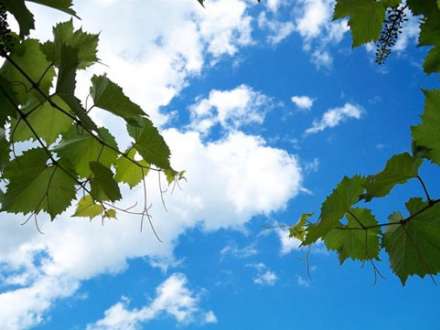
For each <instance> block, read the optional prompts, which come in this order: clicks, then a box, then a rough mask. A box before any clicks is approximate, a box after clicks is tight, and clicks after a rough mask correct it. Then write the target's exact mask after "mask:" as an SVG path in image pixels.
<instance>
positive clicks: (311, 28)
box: [296, 0, 333, 40]
mask: <svg viewBox="0 0 440 330" xmlns="http://www.w3.org/2000/svg"><path fill="white" fill-rule="evenodd" d="M299 3H300V4H302V8H301V15H299V16H298V18H297V19H296V26H297V31H298V32H299V33H300V34H301V36H303V37H304V38H306V39H309V40H310V39H313V38H316V37H318V36H320V34H321V33H322V30H323V29H325V26H326V24H328V22H329V21H330V19H331V14H332V11H331V10H332V7H331V4H332V3H333V1H327V0H301V1H299Z"/></svg>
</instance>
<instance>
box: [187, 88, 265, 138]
mask: <svg viewBox="0 0 440 330" xmlns="http://www.w3.org/2000/svg"><path fill="white" fill-rule="evenodd" d="M271 107H272V105H271V100H270V98H269V97H267V96H265V95H264V94H261V93H259V92H255V91H254V90H253V89H252V88H250V87H249V86H246V85H240V86H238V87H236V88H234V89H232V90H227V91H219V90H213V91H211V92H210V93H209V97H208V98H206V99H202V100H199V101H198V102H197V103H196V104H194V105H192V106H191V107H190V109H189V110H190V113H191V125H190V127H191V129H194V130H196V131H198V132H201V133H202V134H208V133H209V131H210V130H211V128H213V127H214V126H215V125H217V124H219V125H221V126H222V127H223V128H225V129H229V130H230V129H237V128H240V127H242V126H244V125H249V124H262V123H263V121H264V118H265V115H266V112H267V111H268V110H269V109H270V108H271Z"/></svg>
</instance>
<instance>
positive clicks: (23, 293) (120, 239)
mask: <svg viewBox="0 0 440 330" xmlns="http://www.w3.org/2000/svg"><path fill="white" fill-rule="evenodd" d="M249 3H250V2H248V1H244V0H218V1H216V0H211V1H210V2H209V6H207V9H205V10H203V9H201V8H200V6H197V5H194V1H193V0H185V1H183V0H182V1H178V2H176V1H174V0H163V1H154V0H146V1H129V2H127V1H117V0H113V1H108V0H90V1H89V0H80V1H76V2H75V6H76V9H77V11H78V12H79V13H80V15H81V17H82V20H81V22H76V23H77V24H79V23H80V24H83V25H84V28H85V30H87V31H95V32H99V31H100V32H101V33H100V37H101V46H100V53H99V56H100V59H101V61H102V62H103V63H105V64H106V65H107V66H103V65H97V66H95V67H94V68H93V69H92V70H91V72H103V71H106V72H107V73H108V74H109V76H110V78H111V79H113V80H115V81H116V82H118V83H119V84H120V85H122V87H123V88H124V90H125V91H126V93H127V94H128V95H129V96H130V97H131V98H132V99H133V100H134V101H135V102H137V103H139V104H140V105H141V106H143V107H144V109H145V110H146V111H147V112H148V113H149V114H150V115H151V117H152V118H153V120H154V121H155V122H156V123H158V122H160V123H166V122H167V121H168V120H169V116H168V115H167V114H164V113H162V112H161V107H163V106H166V105H168V104H169V102H170V101H171V100H172V99H173V98H174V97H175V96H176V95H178V94H179V93H180V92H181V91H182V89H183V88H184V87H185V86H186V85H187V84H188V82H189V81H190V79H191V77H193V76H196V75H200V74H201V73H202V72H203V70H205V69H206V68H207V67H209V65H210V64H211V63H212V60H213V59H214V60H218V59H219V58H220V57H222V56H225V55H233V54H236V53H237V52H238V51H239V50H240V47H243V46H247V45H251V44H253V40H252V38H251V32H252V30H251V21H252V19H251V16H250V15H249V13H248V6H249ZM279 4H281V1H273V0H271V8H272V9H273V10H275V8H279V6H280V5H279ZM34 8H35V11H36V13H37V31H38V35H37V36H38V37H41V38H50V36H51V27H52V25H53V23H54V22H55V21H60V20H66V19H68V17H67V16H63V15H62V14H56V13H55V12H54V11H50V10H46V9H43V8H41V7H37V6H35V7H34ZM103 13H105V14H103ZM115 22H117V24H115ZM89 76H90V74H87V75H86V74H82V75H81V76H80V77H79V83H78V86H79V88H80V89H81V90H80V93H79V95H80V96H82V97H84V96H85V95H87V93H88V84H87V80H86V79H88V78H89ZM240 87H241V88H242V89H241V92H242V93H243V90H246V92H248V95H250V97H249V103H248V104H247V105H245V106H244V108H243V107H240V106H239V105H238V106H237V107H238V113H237V112H236V111H237V108H234V107H232V108H228V107H227V106H226V107H223V108H222V106H224V104H222V103H219V102H217V103H218V106H219V108H216V109H215V111H217V113H216V115H215V116H214V117H215V120H217V123H219V124H221V125H225V127H227V128H237V127H238V126H241V125H243V124H248V123H258V122H261V121H262V120H263V119H264V111H263V109H261V108H259V111H257V108H258V106H260V105H262V102H263V101H262V100H263V99H264V100H266V99H265V97H264V96H263V95H261V94H259V93H257V92H254V91H253V90H252V89H250V88H247V87H246V86H244V85H243V86H240ZM246 88H247V89H246ZM220 93H221V92H220ZM243 95H244V93H243ZM208 100H209V99H208ZM231 102H232V103H233V101H231ZM217 103H216V104H217ZM216 104H214V105H213V107H217V105H216ZM220 108H221V109H223V110H219V109H220ZM231 109H232V110H231ZM211 110H213V109H211ZM211 110H209V111H211ZM240 111H243V112H240ZM97 119H98V120H100V121H101V122H104V121H105V122H106V123H107V124H108V123H109V118H108V117H102V116H100V117H98V118H97ZM232 120H235V121H237V123H239V125H238V126H236V125H237V124H235V123H232ZM163 134H164V136H165V138H166V140H167V142H168V143H169V145H170V147H171V150H173V159H172V161H173V164H174V165H175V167H176V168H178V169H185V170H186V171H187V183H184V182H183V183H182V190H179V189H176V190H175V191H174V193H172V194H171V190H170V191H169V193H168V194H167V196H166V198H167V207H168V212H167V211H165V210H164V209H163V208H162V207H161V200H160V194H159V193H158V189H157V177H154V176H152V177H151V179H150V180H149V185H148V187H149V190H148V196H149V202H152V204H153V209H152V214H153V217H154V218H153V221H154V223H155V224H156V229H157V230H158V231H159V235H160V237H161V239H162V240H163V241H164V242H165V243H164V244H159V243H158V242H157V241H156V240H155V238H154V236H153V235H152V234H151V232H150V231H147V230H145V231H144V232H143V233H141V232H139V218H138V217H136V216H130V215H124V214H119V219H118V220H117V221H112V222H106V223H105V225H104V226H102V225H101V224H100V223H99V222H98V221H95V222H91V223H90V222H88V221H86V220H84V219H79V220H78V219H71V218H70V217H69V215H70V214H72V210H69V211H68V212H67V213H66V214H65V215H63V216H62V217H60V218H59V219H57V220H56V221H55V222H54V223H50V222H49V221H48V220H47V219H45V218H44V217H40V220H39V222H40V226H41V227H42V229H43V231H44V232H45V235H40V234H39V233H38V232H37V231H36V230H35V228H34V227H33V226H32V224H28V225H27V226H20V225H19V223H21V222H22V221H23V218H22V217H20V216H15V215H9V214H1V215H0V220H1V221H0V263H1V265H2V267H3V266H4V267H5V268H6V269H8V272H6V273H5V274H2V276H3V278H4V279H5V283H8V285H10V284H15V285H18V287H12V288H11V287H6V289H5V290H4V291H3V292H2V293H0V306H2V308H0V324H2V327H3V328H4V329H5V330H16V329H20V330H21V329H26V328H29V327H31V326H34V325H36V324H38V323H41V322H43V321H44V320H45V318H46V315H47V312H48V311H49V310H50V308H51V307H52V306H53V304H54V303H55V302H56V301H57V300H58V299H63V298H66V297H68V296H71V295H72V294H74V293H75V292H76V290H77V289H78V288H79V287H80V286H81V284H82V283H83V281H86V280H88V279H90V278H93V277H95V276H97V275H99V274H103V273H117V272H120V271H123V270H124V269H125V268H126V267H127V262H128V260H130V259H133V258H139V257H147V258H149V259H150V260H151V261H152V263H153V262H154V264H171V263H172V262H173V261H174V260H173V249H174V247H175V245H176V244H177V241H178V238H179V236H180V235H181V234H183V233H184V232H185V231H186V230H187V229H189V228H194V227H195V226H198V225H200V227H201V228H203V229H204V230H217V229H220V228H241V227H242V226H243V225H245V224H246V223H247V222H248V221H250V219H252V218H253V217H254V216H256V215H261V214H263V215H268V214H270V213H271V212H274V211H277V210H280V209H283V208H284V207H285V205H286V203H287V202H288V200H290V199H291V198H293V197H295V196H296V195H297V194H298V192H299V191H300V187H301V181H302V172H301V168H300V165H299V162H298V160H297V158H296V157H295V156H293V155H289V154H288V153H287V152H285V151H283V150H280V149H276V148H272V147H269V146H267V145H266V142H265V141H264V140H263V139H262V138H260V137H257V136H251V135H246V134H244V133H241V132H237V131H235V132H227V134H226V136H225V137H224V138H223V139H221V140H218V141H211V142H209V143H207V142H204V141H203V139H202V138H201V136H200V134H199V133H197V132H194V131H187V132H182V131H179V130H176V129H168V130H165V131H163ZM119 138H121V140H123V137H119V135H118V139H119ZM123 194H124V196H125V197H126V200H127V204H129V203H130V202H132V201H133V200H136V201H141V200H142V198H143V197H142V196H143V195H142V191H141V190H135V191H133V192H130V191H128V189H126V191H124V192H123ZM98 256H99V257H98ZM9 271H12V273H13V274H14V275H12V276H9V274H11V273H10V272H9ZM91 294H92V293H91ZM3 306H6V307H3ZM115 306H117V305H115ZM119 306H120V307H118V308H119V310H120V311H121V312H127V313H128V314H129V315H132V314H130V313H131V312H132V311H129V310H128V309H127V308H126V306H125V305H123V304H122V305H119ZM150 307H151V306H150ZM115 308H116V307H115ZM178 310H179V309H178ZM208 313H209V312H208ZM178 315H179V314H178V313H177V312H176V315H174V316H175V317H176V319H178V318H179V316H178ZM211 319H213V318H212V317H211ZM3 328H2V329H3Z"/></svg>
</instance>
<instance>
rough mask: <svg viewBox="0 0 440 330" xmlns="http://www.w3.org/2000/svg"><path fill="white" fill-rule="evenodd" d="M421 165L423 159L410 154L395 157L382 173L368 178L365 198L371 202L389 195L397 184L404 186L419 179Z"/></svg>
mask: <svg viewBox="0 0 440 330" xmlns="http://www.w3.org/2000/svg"><path fill="white" fill-rule="evenodd" d="M421 164H422V160H421V159H419V158H416V157H412V156H411V155H410V154H408V153H403V154H399V155H395V156H393V157H392V158H391V159H390V160H389V161H388V162H387V164H386V166H385V169H384V170H383V171H382V172H380V173H378V174H376V175H371V176H369V177H367V179H366V182H365V185H364V186H365V190H366V193H365V195H364V196H363V198H364V199H365V200H367V201H369V200H371V199H372V198H375V197H383V196H386V195H388V194H389V193H390V191H391V190H392V189H393V188H394V186H396V185H397V184H403V183H405V182H407V181H408V180H409V179H412V178H415V177H417V174H418V171H419V167H420V165H421Z"/></svg>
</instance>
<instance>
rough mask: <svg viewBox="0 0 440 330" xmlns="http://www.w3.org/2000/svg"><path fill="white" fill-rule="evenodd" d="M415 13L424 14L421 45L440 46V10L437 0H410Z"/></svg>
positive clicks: (409, 3)
mask: <svg viewBox="0 0 440 330" xmlns="http://www.w3.org/2000/svg"><path fill="white" fill-rule="evenodd" d="M408 5H409V6H410V8H411V10H412V12H413V13H414V15H422V16H423V22H422V24H421V26H420V29H421V30H420V35H419V45H420V46H430V45H438V46H440V10H439V9H438V6H437V4H436V1H435V0H425V1H420V0H408Z"/></svg>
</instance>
